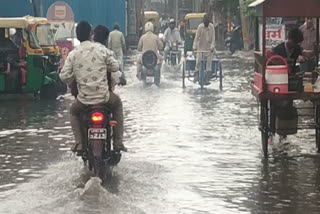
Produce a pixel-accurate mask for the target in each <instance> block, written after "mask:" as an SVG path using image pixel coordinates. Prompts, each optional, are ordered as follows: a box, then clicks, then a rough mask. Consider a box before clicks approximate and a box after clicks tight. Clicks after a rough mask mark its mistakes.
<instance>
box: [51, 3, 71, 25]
mask: <svg viewBox="0 0 320 214" xmlns="http://www.w3.org/2000/svg"><path fill="white" fill-rule="evenodd" d="M47 19H48V20H50V21H64V22H74V14H73V11H72V9H71V7H70V6H69V5H68V4H67V3H65V2H62V1H57V2H55V3H54V4H52V5H51V6H50V7H49V9H48V12H47Z"/></svg>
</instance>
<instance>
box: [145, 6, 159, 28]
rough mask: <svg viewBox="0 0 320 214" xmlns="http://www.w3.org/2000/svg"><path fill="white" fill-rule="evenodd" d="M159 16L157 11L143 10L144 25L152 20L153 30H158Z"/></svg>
mask: <svg viewBox="0 0 320 214" xmlns="http://www.w3.org/2000/svg"><path fill="white" fill-rule="evenodd" d="M159 20H160V17H159V13H158V12H156V11H145V12H144V25H145V24H146V23H147V22H152V24H153V26H154V32H155V33H158V31H159V25H160V22H159Z"/></svg>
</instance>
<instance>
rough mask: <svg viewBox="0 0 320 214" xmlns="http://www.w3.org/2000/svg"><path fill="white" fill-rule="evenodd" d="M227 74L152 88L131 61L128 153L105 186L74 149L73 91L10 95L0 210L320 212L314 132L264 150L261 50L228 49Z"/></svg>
mask: <svg viewBox="0 0 320 214" xmlns="http://www.w3.org/2000/svg"><path fill="white" fill-rule="evenodd" d="M220 58H221V61H222V64H223V68H224V82H223V83H224V90H223V91H219V90H218V88H219V85H218V81H216V82H213V83H212V84H211V85H210V86H209V87H207V88H206V89H205V90H203V91H201V90H200V89H199V86H198V85H194V84H193V83H191V82H188V83H187V87H186V89H182V87H181V85H182V82H181V78H179V76H180V75H181V73H180V72H179V71H176V72H175V71H172V70H171V71H165V72H163V73H162V80H161V81H162V83H161V88H157V87H155V86H151V87H147V88H144V87H143V86H142V84H141V83H139V82H138V81H137V80H135V78H134V76H135V67H134V66H133V65H132V64H130V61H129V62H128V66H127V67H128V70H127V76H128V80H129V81H128V82H129V84H128V86H126V87H124V88H117V91H116V92H117V93H119V94H120V96H121V97H122V100H123V103H124V110H125V143H126V145H127V147H128V148H129V150H130V151H129V152H128V153H127V154H124V156H123V159H122V161H121V163H120V164H119V165H118V167H117V168H116V169H115V173H114V176H113V177H111V178H109V179H108V181H107V182H106V184H105V185H104V186H103V187H101V186H100V185H99V184H98V181H96V180H95V179H90V173H89V172H88V171H87V170H86V168H84V167H83V164H82V162H81V160H79V159H77V158H76V157H75V156H73V155H72V154H71V153H70V152H69V147H70V146H71V145H72V143H73V136H72V134H71V128H70V123H69V119H68V118H69V117H68V108H69V106H70V104H71V102H72V97H71V96H69V95H68V96H65V97H62V98H61V99H59V100H58V101H52V102H43V101H37V100H33V99H32V98H28V97H19V98H14V99H12V98H10V99H9V98H1V100H0V202H1V203H0V213H55V214H56V213H58V214H60V213H61V214H62V213H63V214H65V213H70V214H72V213H130V214H136V213H137V214H140V213H148V214H149V213H150V214H151V213H157V214H158V213H159V214H160V213H173V214H175V213H183V214H184V213H186V214H189V213H190V214H191V213H192V214H193V213H197V214H198V213H199V214H202V213H217V214H220V213H281V214H292V213H319V211H318V209H319V208H320V200H319V199H320V172H319V169H320V168H319V167H320V157H319V156H318V155H316V150H315V142H314V131H312V130H308V131H300V132H299V134H298V135H297V136H294V137H289V138H288V139H287V142H285V143H279V142H278V140H277V139H275V140H274V143H273V145H272V146H271V149H270V159H269V161H265V160H264V159H263V158H262V154H261V145H260V133H259V131H258V128H257V127H258V109H257V102H256V100H255V99H254V98H253V97H252V96H251V94H250V87H249V83H250V81H251V79H252V74H253V73H252V69H253V64H252V58H251V57H250V54H248V53H242V52H239V53H236V54H235V55H234V56H233V57H230V56H225V55H223V56H220Z"/></svg>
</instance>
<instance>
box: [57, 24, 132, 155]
mask: <svg viewBox="0 0 320 214" xmlns="http://www.w3.org/2000/svg"><path fill="white" fill-rule="evenodd" d="M90 32H91V26H90V24H89V23H88V22H86V21H81V22H79V24H78V26H77V28H76V33H77V38H78V40H79V41H80V42H81V44H80V46H78V47H77V48H76V49H74V50H73V51H72V52H70V53H69V55H68V57H67V59H66V62H65V64H64V66H63V69H62V70H61V73H60V78H61V80H62V81H63V82H66V83H71V82H72V81H73V80H75V81H76V82H77V88H78V92H79V94H78V95H77V98H76V100H75V102H74V103H73V104H72V105H71V108H70V114H71V127H72V131H73V133H74V136H75V141H76V145H75V146H74V148H73V151H74V152H82V151H83V149H84V146H85V142H84V139H83V135H84V133H82V126H81V118H80V117H81V113H82V112H84V111H85V110H86V109H87V108H88V107H89V106H92V105H105V106H106V107H108V108H109V109H110V110H111V112H112V116H113V119H114V120H116V121H117V123H118V124H117V126H116V127H115V128H114V133H113V138H114V141H113V142H114V150H115V151H120V150H122V151H126V150H127V149H126V147H125V146H124V145H123V143H122V139H123V110H122V102H121V100H120V98H119V97H118V96H117V95H116V94H114V93H112V92H109V90H108V80H107V72H117V71H118V70H119V63H118V62H117V61H116V60H115V59H114V58H113V57H112V56H111V54H110V51H109V50H108V49H107V48H105V47H103V46H102V45H101V44H97V43H93V42H91V41H90V40H89V39H90Z"/></svg>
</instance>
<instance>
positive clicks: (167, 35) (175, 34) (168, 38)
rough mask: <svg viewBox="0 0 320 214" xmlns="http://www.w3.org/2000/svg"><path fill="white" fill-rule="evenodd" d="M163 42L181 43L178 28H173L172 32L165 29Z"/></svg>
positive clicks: (169, 29)
mask: <svg viewBox="0 0 320 214" xmlns="http://www.w3.org/2000/svg"><path fill="white" fill-rule="evenodd" d="M164 41H165V42H166V43H170V42H178V43H181V37H180V32H179V30H178V28H175V29H173V30H171V28H167V30H166V31H165V32H164Z"/></svg>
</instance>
